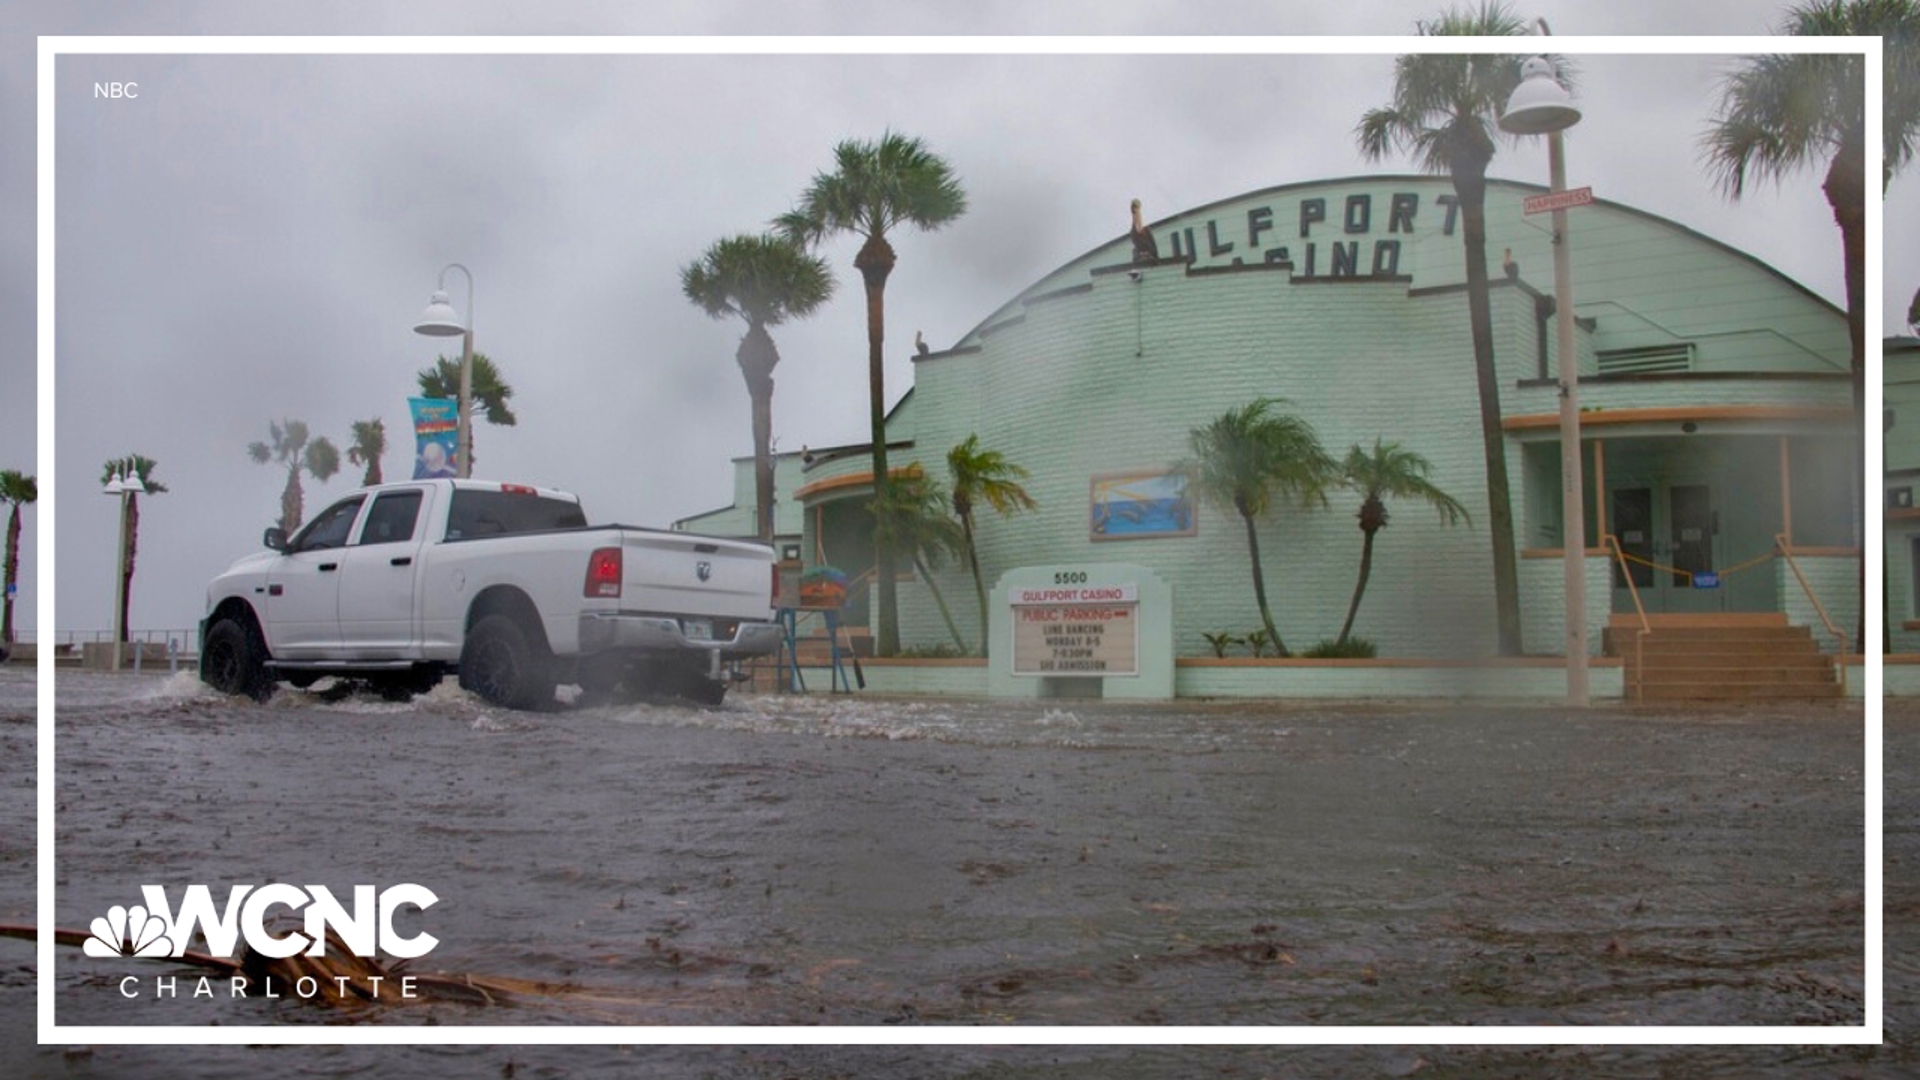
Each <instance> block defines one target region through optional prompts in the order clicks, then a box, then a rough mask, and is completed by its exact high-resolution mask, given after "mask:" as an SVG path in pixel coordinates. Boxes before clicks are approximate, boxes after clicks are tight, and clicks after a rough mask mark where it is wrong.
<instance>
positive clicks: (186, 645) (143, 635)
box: [14, 626, 200, 657]
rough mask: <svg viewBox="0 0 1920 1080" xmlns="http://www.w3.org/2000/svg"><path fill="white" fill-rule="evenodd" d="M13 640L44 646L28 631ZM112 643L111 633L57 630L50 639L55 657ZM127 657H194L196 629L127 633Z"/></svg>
mask: <svg viewBox="0 0 1920 1080" xmlns="http://www.w3.org/2000/svg"><path fill="white" fill-rule="evenodd" d="M14 640H15V641H17V642H19V643H21V644H26V645H39V644H44V643H43V642H41V641H40V640H39V635H37V634H36V633H34V632H33V631H31V630H23V631H20V632H18V633H16V634H15V635H14ZM112 641H113V631H111V630H61V631H59V632H57V633H56V634H55V635H54V636H53V638H52V648H53V650H54V655H55V656H79V655H80V653H81V649H82V647H83V646H86V645H89V644H99V645H105V644H109V643H111V642H112ZM127 644H128V646H129V647H130V648H129V651H128V655H129V656H130V657H131V656H133V655H136V654H139V653H142V652H145V651H147V650H157V651H159V652H162V653H166V654H168V655H172V656H182V657H197V656H199V655H200V628H199V627H197V626H196V627H188V628H185V629H180V628H169V629H156V630H128V631H127ZM134 645H142V646H146V647H147V648H146V649H136V648H131V646H134Z"/></svg>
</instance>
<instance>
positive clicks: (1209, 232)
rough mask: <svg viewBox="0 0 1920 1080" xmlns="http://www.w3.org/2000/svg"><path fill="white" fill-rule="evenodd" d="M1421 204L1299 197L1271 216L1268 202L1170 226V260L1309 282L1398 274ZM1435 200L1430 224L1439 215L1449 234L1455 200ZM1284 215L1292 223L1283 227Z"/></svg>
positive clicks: (1404, 194)
mask: <svg viewBox="0 0 1920 1080" xmlns="http://www.w3.org/2000/svg"><path fill="white" fill-rule="evenodd" d="M1420 202H1421V196H1420V193H1419V192H1413V191H1395V192H1378V193H1375V192H1361V193H1355V194H1350V195H1345V196H1332V197H1328V196H1321V195H1312V196H1307V197H1304V198H1301V199H1300V200H1299V202H1298V204H1297V205H1296V206H1294V207H1293V212H1292V213H1290V214H1286V215H1280V214H1276V212H1275V208H1274V206H1273V205H1262V206H1255V207H1252V208H1250V209H1248V210H1247V211H1246V213H1245V215H1244V217H1242V215H1239V214H1232V215H1228V216H1225V217H1212V218H1208V219H1207V220H1206V221H1205V223H1203V224H1195V225H1186V226H1182V227H1180V228H1176V229H1173V230H1171V233H1170V236H1169V238H1170V239H1171V241H1172V244H1171V246H1172V250H1173V256H1174V258H1185V259H1192V260H1194V261H1196V262H1205V263H1209V264H1228V265H1247V264H1265V265H1277V266H1285V267H1290V268H1291V269H1292V270H1293V272H1294V273H1295V274H1296V275H1298V276H1300V277H1308V278H1312V277H1335V278H1344V277H1368V276H1371V277H1398V276H1400V275H1401V274H1402V270H1401V268H1400V254H1401V243H1402V240H1403V239H1412V237H1413V234H1414V222H1415V220H1416V219H1417V218H1420V217H1421V211H1422V208H1421V205H1420ZM1433 202H1434V203H1435V206H1434V207H1433V208H1431V209H1428V210H1427V220H1428V221H1429V222H1430V221H1431V219H1432V217H1434V216H1438V217H1439V218H1440V221H1439V227H1440V233H1441V235H1443V236H1452V235H1454V231H1455V229H1456V228H1457V227H1458V224H1459V214H1460V207H1459V203H1458V200H1457V199H1456V198H1455V197H1454V196H1453V195H1451V194H1441V195H1436V196H1434V198H1433ZM1283 217H1285V218H1292V219H1293V220H1292V221H1290V222H1286V223H1284V224H1283V223H1282V219H1283ZM1428 227H1429V228H1431V227H1432V226H1431V224H1428ZM1290 236H1292V237H1293V238H1292V239H1290ZM1363 243H1364V244H1365V245H1366V246H1365V247H1363V246H1362V245H1363Z"/></svg>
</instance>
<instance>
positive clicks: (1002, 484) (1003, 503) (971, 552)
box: [947, 434, 1040, 656]
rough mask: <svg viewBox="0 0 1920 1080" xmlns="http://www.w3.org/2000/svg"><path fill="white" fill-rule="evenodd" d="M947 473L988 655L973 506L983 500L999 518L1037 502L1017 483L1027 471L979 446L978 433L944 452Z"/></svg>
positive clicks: (984, 591)
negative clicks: (975, 543) (970, 570)
mask: <svg viewBox="0 0 1920 1080" xmlns="http://www.w3.org/2000/svg"><path fill="white" fill-rule="evenodd" d="M947 472H948V473H949V474H950V475H951V476H952V477H953V513H954V516H955V517H958V518H959V519H960V531H961V534H962V537H963V539H964V540H965V541H966V552H967V566H968V567H969V568H970V569H972V571H973V592H974V595H975V597H977V598H978V600H979V602H980V655H982V656H985V655H986V654H987V585H986V581H985V580H984V579H983V578H981V576H980V552H979V549H978V548H977V547H976V546H975V545H974V538H973V508H974V505H975V504H976V503H982V502H984V503H986V504H987V505H988V506H989V507H992V508H993V512H994V513H996V514H999V515H1000V516H1001V517H1010V516H1012V515H1014V514H1017V513H1019V512H1021V511H1022V510H1032V509H1033V508H1034V507H1036V506H1038V505H1040V504H1039V503H1036V502H1035V501H1034V500H1033V496H1031V495H1029V494H1027V489H1026V488H1024V487H1021V486H1020V481H1022V480H1025V479H1026V478H1027V470H1026V469H1023V468H1021V467H1020V466H1018V465H1015V464H1014V463H1013V462H1011V461H1008V460H1007V458H1006V455H1004V454H1002V453H1001V452H1000V451H998V450H983V449H981V448H980V436H979V435H978V434H972V435H968V436H967V441H965V442H963V443H961V444H960V445H958V446H956V447H954V448H953V449H952V450H949V451H947Z"/></svg>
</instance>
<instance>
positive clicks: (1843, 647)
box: [1773, 533, 1848, 697]
mask: <svg viewBox="0 0 1920 1080" xmlns="http://www.w3.org/2000/svg"><path fill="white" fill-rule="evenodd" d="M1773 546H1774V549H1775V550H1777V551H1778V552H1779V553H1780V558H1782V559H1783V560H1785V561H1786V564H1787V569H1789V570H1792V571H1793V576H1794V578H1795V579H1796V580H1798V581H1799V582H1800V588H1801V590H1802V591H1804V592H1805V593H1806V594H1807V599H1808V600H1810V601H1812V602H1813V611H1814V614H1816V615H1818V616H1820V622H1821V624H1822V625H1824V626H1825V627H1826V628H1827V633H1829V634H1832V635H1833V637H1834V640H1835V641H1836V642H1838V643H1839V648H1838V650H1837V652H1836V653H1835V659H1836V661H1837V662H1838V663H1839V665H1840V696H1841V697H1846V696H1847V655H1848V653H1847V635H1846V634H1845V633H1844V632H1842V631H1841V629H1840V628H1839V627H1837V626H1835V625H1833V619H1832V618H1831V617H1829V616H1828V615H1827V608H1826V605H1824V604H1822V603H1821V602H1820V598H1819V597H1818V596H1816V595H1814V592H1813V586H1812V585H1811V584H1810V583H1808V581H1807V575H1805V574H1803V573H1801V572H1800V564H1799V563H1798V562H1795V561H1794V558H1793V545H1792V543H1791V542H1789V541H1788V540H1787V535H1786V534H1785V533H1781V534H1780V535H1778V536H1775V537H1774V538H1773Z"/></svg>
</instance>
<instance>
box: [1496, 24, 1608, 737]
mask: <svg viewBox="0 0 1920 1080" xmlns="http://www.w3.org/2000/svg"><path fill="white" fill-rule="evenodd" d="M1579 122H1580V110H1579V109H1577V108H1575V107H1574V106H1573V103H1572V101H1571V99H1570V96H1569V95H1568V94H1567V91H1566V88H1565V87H1563V86H1561V85H1560V83H1559V82H1558V81H1557V80H1555V79H1554V77H1553V65H1551V64H1549V63H1548V62H1547V61H1546V59H1545V58H1544V57H1539V56H1535V57H1530V58H1529V59H1528V60H1527V62H1526V64H1525V65H1524V66H1523V67H1522V68H1521V80H1520V85H1519V86H1517V87H1515V88H1514V91H1513V96H1512V97H1510V98H1508V99H1507V108H1506V111H1505V112H1504V113H1502V114H1501V116H1500V127H1501V128H1502V129H1503V130H1505V131H1510V132H1513V133H1514V134H1516V135H1545V136H1546V137H1547V158H1548V162H1549V166H1548V167H1549V170H1550V172H1551V174H1552V175H1551V180H1550V183H1549V191H1550V192H1551V193H1552V194H1553V195H1559V194H1560V193H1562V192H1564V191H1566V190H1567V163H1566V154H1565V150H1564V148H1563V140H1562V139H1561V137H1560V133H1561V132H1563V131H1565V130H1566V129H1568V128H1570V127H1572V126H1573V125H1575V124H1577V123H1579ZM1553 308H1554V330H1555V340H1554V348H1555V351H1556V352H1558V353H1559V354H1560V363H1559V376H1560V502H1561V520H1562V528H1561V537H1560V546H1561V548H1562V550H1563V552H1564V554H1565V561H1566V577H1567V580H1566V610H1567V628H1566V637H1567V641H1566V646H1567V703H1568V704H1569V705H1573V706H1576V707H1580V708H1584V707H1586V705H1587V704H1588V702H1589V700H1590V698H1589V693H1588V679H1587V567H1586V554H1587V512H1586V481H1585V478H1584V477H1583V476H1582V475H1581V474H1582V468H1581V451H1580V361H1579V356H1578V354H1577V353H1576V352H1575V351H1574V341H1573V256H1572V250H1571V248H1570V246H1569V244H1568V238H1567V210H1566V205H1565V200H1562V199H1555V200H1554V202H1553Z"/></svg>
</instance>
